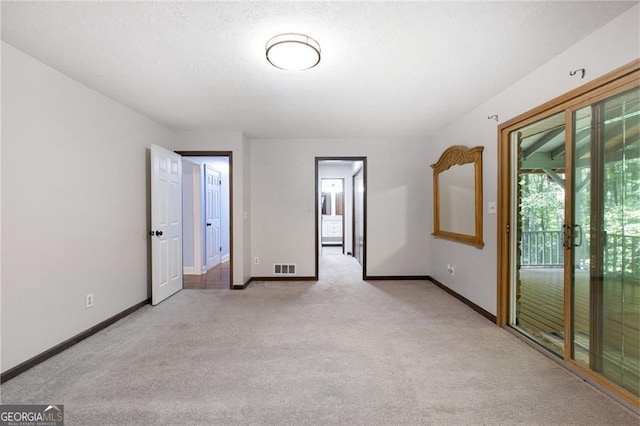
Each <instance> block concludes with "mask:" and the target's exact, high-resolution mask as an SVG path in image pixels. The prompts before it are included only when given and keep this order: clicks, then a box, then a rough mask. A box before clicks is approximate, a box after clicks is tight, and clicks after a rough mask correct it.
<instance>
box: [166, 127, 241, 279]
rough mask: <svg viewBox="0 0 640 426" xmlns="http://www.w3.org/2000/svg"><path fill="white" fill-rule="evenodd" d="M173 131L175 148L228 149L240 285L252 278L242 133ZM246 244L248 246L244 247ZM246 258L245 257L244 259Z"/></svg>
mask: <svg viewBox="0 0 640 426" xmlns="http://www.w3.org/2000/svg"><path fill="white" fill-rule="evenodd" d="M175 134H176V139H177V142H176V145H175V146H174V149H175V150H177V151H231V152H232V155H233V157H232V164H231V168H232V180H233V190H232V192H233V193H232V194H231V204H232V208H233V284H234V285H242V284H244V283H245V282H246V281H247V280H249V278H250V277H251V275H250V273H247V268H249V267H250V265H249V266H247V265H245V263H246V262H248V257H247V253H249V250H250V241H251V240H250V238H251V235H250V229H249V228H248V227H247V225H248V220H245V219H244V215H245V213H246V215H247V217H248V216H249V214H250V211H249V207H250V206H249V202H248V192H249V187H248V182H247V181H248V179H247V176H248V174H249V171H248V170H247V169H248V163H247V162H248V161H249V148H248V142H247V140H246V138H245V137H244V135H243V134H242V132H231V131H228V132H222V131H178V132H176V133H175ZM247 244H249V247H246V246H247ZM245 259H247V260H245Z"/></svg>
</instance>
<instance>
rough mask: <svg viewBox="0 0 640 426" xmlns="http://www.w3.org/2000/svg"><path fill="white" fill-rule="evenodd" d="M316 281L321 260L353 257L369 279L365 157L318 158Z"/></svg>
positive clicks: (363, 274)
mask: <svg viewBox="0 0 640 426" xmlns="http://www.w3.org/2000/svg"><path fill="white" fill-rule="evenodd" d="M315 192H316V279H318V277H319V275H320V270H319V269H320V257H322V256H353V257H355V258H356V259H357V261H358V263H359V265H360V266H361V267H362V276H363V278H364V277H365V276H366V267H365V264H366V250H365V247H366V237H365V234H366V232H365V231H366V157H316V188H315Z"/></svg>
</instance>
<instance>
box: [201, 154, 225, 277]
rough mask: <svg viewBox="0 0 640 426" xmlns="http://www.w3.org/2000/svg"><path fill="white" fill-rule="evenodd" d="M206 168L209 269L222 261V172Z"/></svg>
mask: <svg viewBox="0 0 640 426" xmlns="http://www.w3.org/2000/svg"><path fill="white" fill-rule="evenodd" d="M205 169H206V173H205V174H206V178H205V182H206V189H205V205H206V209H205V210H206V212H205V215H206V231H205V233H206V234H205V235H206V246H207V270H208V269H211V268H213V267H214V266H216V265H218V264H219V263H220V256H221V254H220V252H221V251H222V246H221V244H220V243H221V241H220V213H221V208H220V185H221V179H220V172H219V171H217V170H214V169H212V168H210V167H209V166H206V167H205Z"/></svg>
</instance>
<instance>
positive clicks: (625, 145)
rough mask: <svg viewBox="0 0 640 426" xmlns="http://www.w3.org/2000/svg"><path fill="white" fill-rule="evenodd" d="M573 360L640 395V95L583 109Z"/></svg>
mask: <svg viewBox="0 0 640 426" xmlns="http://www.w3.org/2000/svg"><path fill="white" fill-rule="evenodd" d="M573 121H574V124H573V127H574V133H573V134H574V176H575V180H574V188H573V203H574V204H573V205H574V210H573V212H574V218H573V223H574V224H575V225H576V226H575V229H574V230H573V231H574V232H573V234H574V238H573V245H574V250H573V257H572V260H573V262H572V263H573V283H572V285H573V321H572V322H573V333H572V334H573V336H572V337H573V345H572V353H573V358H574V359H575V360H576V362H577V363H579V364H581V365H583V366H585V367H587V368H589V369H591V370H593V371H596V372H598V373H600V374H601V375H603V376H604V377H606V378H607V379H609V380H611V381H612V382H615V383H617V384H618V385H620V386H621V387H623V388H625V389H627V390H628V391H630V392H632V393H633V394H634V395H636V396H637V395H638V394H640V389H639V388H640V384H639V383H640V382H639V380H638V376H639V365H640V363H639V356H638V352H639V351H638V346H639V340H640V291H639V284H640V90H638V89H637V88H636V89H633V90H631V91H628V92H625V93H622V94H620V95H616V96H614V97H612V98H609V99H606V100H604V101H602V102H598V103H595V104H593V105H590V106H588V107H586V108H582V109H580V110H577V111H575V112H574V114H573Z"/></svg>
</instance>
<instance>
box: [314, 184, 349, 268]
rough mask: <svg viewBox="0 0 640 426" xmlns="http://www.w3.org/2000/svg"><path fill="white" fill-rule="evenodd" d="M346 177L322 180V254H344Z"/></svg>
mask: <svg viewBox="0 0 640 426" xmlns="http://www.w3.org/2000/svg"><path fill="white" fill-rule="evenodd" d="M344 186H345V185H344V179H343V178H322V179H321V180H320V191H321V192H320V215H321V219H320V246H321V255H323V256H324V255H332V254H344V253H345V244H344V231H345V229H344V228H345V226H344V222H345V221H344V216H345V215H344V213H345V211H344V189H345V188H344Z"/></svg>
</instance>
